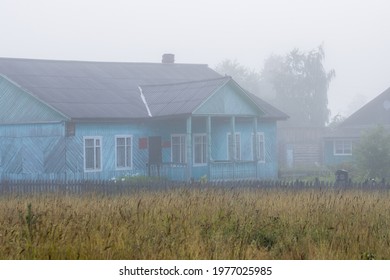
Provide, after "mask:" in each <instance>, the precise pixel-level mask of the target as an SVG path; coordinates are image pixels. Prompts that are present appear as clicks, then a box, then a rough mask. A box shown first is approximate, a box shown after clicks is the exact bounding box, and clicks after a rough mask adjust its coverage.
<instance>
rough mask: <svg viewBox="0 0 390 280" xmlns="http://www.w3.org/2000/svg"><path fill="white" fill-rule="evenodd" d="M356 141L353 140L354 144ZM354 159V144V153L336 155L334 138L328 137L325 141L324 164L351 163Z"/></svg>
mask: <svg viewBox="0 0 390 280" xmlns="http://www.w3.org/2000/svg"><path fill="white" fill-rule="evenodd" d="M354 143H356V142H353V143H352V145H354ZM355 145H356V144H355ZM352 161H353V146H352V155H335V154H334V139H326V140H325V141H324V164H325V165H328V166H332V165H333V166H337V165H340V164H343V163H351V162H352Z"/></svg>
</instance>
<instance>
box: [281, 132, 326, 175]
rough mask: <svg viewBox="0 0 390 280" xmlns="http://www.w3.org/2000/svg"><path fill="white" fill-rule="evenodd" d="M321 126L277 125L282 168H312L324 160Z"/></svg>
mask: <svg viewBox="0 0 390 280" xmlns="http://www.w3.org/2000/svg"><path fill="white" fill-rule="evenodd" d="M324 132H325V128H321V127H279V128H278V142H279V144H278V145H279V161H280V163H281V166H282V167H284V168H313V167H315V166H316V165H318V164H322V163H323V162H324V158H323V153H324V150H323V149H324V147H323V136H324Z"/></svg>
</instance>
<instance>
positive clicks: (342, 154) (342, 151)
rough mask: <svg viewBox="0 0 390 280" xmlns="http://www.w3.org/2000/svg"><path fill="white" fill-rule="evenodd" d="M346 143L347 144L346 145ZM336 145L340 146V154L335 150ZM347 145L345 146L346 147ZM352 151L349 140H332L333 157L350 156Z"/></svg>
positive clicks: (351, 144)
mask: <svg viewBox="0 0 390 280" xmlns="http://www.w3.org/2000/svg"><path fill="white" fill-rule="evenodd" d="M347 143H348V144H347ZM337 144H340V145H341V146H342V148H341V152H338V151H337V150H338V149H337V148H336V147H337ZM346 144H347V145H346ZM346 148H347V149H348V148H349V149H348V150H350V152H346V150H347V149H346ZM352 149H353V143H352V140H350V139H337V140H333V154H334V155H335V156H352Z"/></svg>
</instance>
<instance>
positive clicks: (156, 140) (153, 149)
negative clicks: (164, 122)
mask: <svg viewBox="0 0 390 280" xmlns="http://www.w3.org/2000/svg"><path fill="white" fill-rule="evenodd" d="M148 142H149V161H148V166H149V169H148V173H149V176H151V175H157V176H160V165H161V163H162V145H161V137H160V136H151V137H149V139H148Z"/></svg>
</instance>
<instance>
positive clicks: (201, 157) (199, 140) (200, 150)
mask: <svg viewBox="0 0 390 280" xmlns="http://www.w3.org/2000/svg"><path fill="white" fill-rule="evenodd" d="M194 164H196V165H205V164H207V136H206V134H194Z"/></svg>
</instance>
